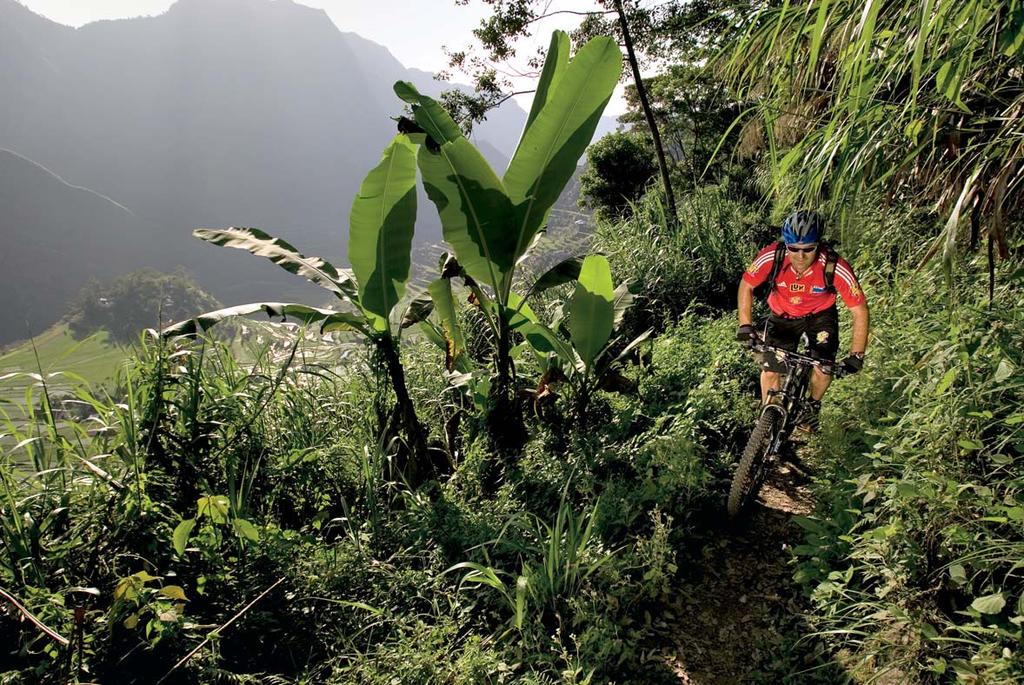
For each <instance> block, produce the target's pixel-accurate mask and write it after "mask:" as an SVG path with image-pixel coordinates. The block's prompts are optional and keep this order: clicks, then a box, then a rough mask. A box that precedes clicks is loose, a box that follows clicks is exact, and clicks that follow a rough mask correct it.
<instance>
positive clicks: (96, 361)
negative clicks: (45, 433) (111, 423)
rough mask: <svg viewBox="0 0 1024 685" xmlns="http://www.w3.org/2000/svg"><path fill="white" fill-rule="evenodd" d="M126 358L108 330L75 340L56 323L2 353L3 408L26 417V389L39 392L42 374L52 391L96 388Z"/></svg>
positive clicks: (0, 396)
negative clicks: (84, 386)
mask: <svg viewBox="0 0 1024 685" xmlns="http://www.w3.org/2000/svg"><path fill="white" fill-rule="evenodd" d="M124 358H125V351H124V350H123V349H121V348H118V347H116V346H114V345H111V344H109V343H108V342H107V334H106V333H105V332H101V333H97V334H95V335H91V336H89V337H88V338H85V339H84V340H75V339H74V338H73V337H72V336H71V334H70V333H69V332H68V330H67V327H66V326H64V325H61V324H58V325H56V326H53V327H52V328H50V329H49V330H47V331H46V332H45V333H43V334H42V335H40V336H39V337H37V338H35V339H34V340H30V341H25V342H22V343H19V344H17V345H16V346H14V347H11V348H9V349H7V350H6V351H4V352H3V353H2V354H0V408H2V409H3V410H4V411H6V412H7V413H8V414H9V415H11V417H12V418H14V417H17V416H23V415H24V413H23V410H22V409H21V407H23V406H24V404H25V399H26V392H27V391H30V390H31V392H32V394H33V397H36V396H37V395H38V386H39V379H38V375H40V374H41V375H42V376H43V378H44V379H45V381H46V387H47V390H48V391H49V392H50V393H54V392H71V391H73V390H74V389H75V388H78V387H81V386H82V385H83V384H84V385H88V386H89V387H91V388H93V389H95V388H97V387H99V386H101V385H103V384H104V383H106V382H108V381H110V380H112V379H113V378H114V375H115V373H116V372H117V368H118V365H119V364H120V363H121V362H122V360H123V359H124ZM28 374H34V375H28ZM35 401H36V400H33V402H35Z"/></svg>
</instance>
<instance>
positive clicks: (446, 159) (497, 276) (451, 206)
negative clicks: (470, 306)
mask: <svg viewBox="0 0 1024 685" xmlns="http://www.w3.org/2000/svg"><path fill="white" fill-rule="evenodd" d="M395 93H396V94H397V95H398V96H399V97H400V98H402V99H403V100H405V101H406V102H408V103H409V104H411V105H412V109H413V116H414V117H415V119H416V123H417V124H419V126H420V127H421V128H422V129H423V130H424V131H425V132H426V134H427V135H428V136H430V138H431V139H432V140H433V141H434V143H436V144H437V145H436V146H430V145H427V146H423V147H421V148H420V152H419V158H418V161H419V168H420V173H421V174H422V175H423V187H424V189H425V190H426V191H427V197H429V198H430V200H431V201H432V202H433V203H434V204H435V205H436V206H437V212H438V214H439V215H440V217H441V228H442V231H443V233H444V239H445V240H446V241H447V242H448V244H450V245H451V246H452V248H453V249H454V251H455V254H456V255H457V256H458V259H459V263H460V264H461V265H462V268H463V270H464V271H465V272H466V273H467V274H469V275H470V276H471V277H472V278H474V279H476V280H478V281H482V282H484V283H487V284H489V285H491V286H492V287H493V288H494V289H495V290H497V289H498V284H499V283H501V282H502V281H503V280H504V279H505V277H506V275H507V274H508V273H510V272H511V270H512V268H513V267H514V265H515V258H514V257H513V252H514V249H515V237H514V236H512V235H511V234H510V232H509V231H508V219H509V217H510V216H511V205H510V204H509V201H508V196H507V194H506V193H505V188H504V187H503V186H502V184H501V179H499V178H498V175H497V174H495V173H494V170H493V169H491V165H490V164H488V163H487V160H486V159H484V157H483V155H481V154H480V151H479V150H477V149H476V148H475V147H474V146H473V144H472V143H470V142H469V141H468V140H466V138H465V136H463V135H462V131H461V130H460V129H459V127H458V125H457V124H456V123H455V122H454V121H453V120H452V118H451V117H450V116H449V115H448V113H447V112H446V111H445V110H444V108H443V107H441V105H440V104H439V103H438V102H436V101H435V100H433V99H432V98H430V97H428V96H426V95H421V94H420V93H419V92H418V91H417V90H416V88H415V87H414V86H413V85H412V84H411V83H406V82H404V81H399V82H397V83H396V84H395Z"/></svg>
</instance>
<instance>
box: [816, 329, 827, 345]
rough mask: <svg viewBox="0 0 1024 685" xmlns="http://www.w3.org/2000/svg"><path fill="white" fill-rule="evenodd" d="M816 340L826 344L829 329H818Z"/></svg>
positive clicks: (820, 343)
mask: <svg viewBox="0 0 1024 685" xmlns="http://www.w3.org/2000/svg"><path fill="white" fill-rule="evenodd" d="M815 340H816V341H817V342H818V344H819V345H825V344H826V343H828V331H818V335H817V336H816V337H815Z"/></svg>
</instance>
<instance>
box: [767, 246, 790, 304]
mask: <svg viewBox="0 0 1024 685" xmlns="http://www.w3.org/2000/svg"><path fill="white" fill-rule="evenodd" d="M785 259H786V243H784V242H782V241H781V240H780V241H779V242H778V243H777V244H776V245H775V258H774V259H773V260H772V270H771V271H770V272H769V273H768V280H766V281H765V283H767V284H768V287H767V288H765V293H764V297H765V299H768V296H769V295H771V293H772V291H773V290H775V279H777V278H778V277H779V272H780V271H782V262H783V261H785Z"/></svg>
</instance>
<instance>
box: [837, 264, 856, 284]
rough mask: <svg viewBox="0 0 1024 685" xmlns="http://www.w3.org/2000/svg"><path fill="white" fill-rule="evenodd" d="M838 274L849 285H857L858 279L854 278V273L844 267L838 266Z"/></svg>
mask: <svg viewBox="0 0 1024 685" xmlns="http://www.w3.org/2000/svg"><path fill="white" fill-rule="evenodd" d="M836 274H837V275H838V276H840V277H841V278H842V279H843V280H844V281H846V282H847V283H848V284H849V285H857V279H856V278H854V275H853V272H852V271H850V270H849V269H846V268H844V267H842V266H839V265H836Z"/></svg>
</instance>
